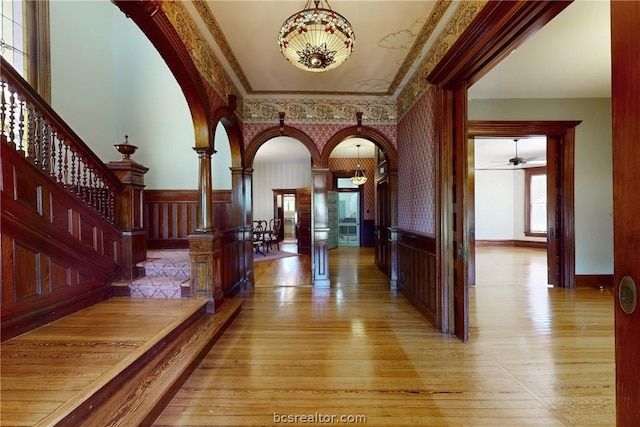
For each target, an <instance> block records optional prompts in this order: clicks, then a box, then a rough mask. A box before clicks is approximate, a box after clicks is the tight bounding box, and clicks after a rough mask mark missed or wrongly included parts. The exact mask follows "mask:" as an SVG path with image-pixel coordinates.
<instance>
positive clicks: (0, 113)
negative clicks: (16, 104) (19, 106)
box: [0, 82, 9, 135]
mask: <svg viewBox="0 0 640 427" xmlns="http://www.w3.org/2000/svg"><path fill="white" fill-rule="evenodd" d="M7 90H9V86H8V85H7V84H6V83H5V82H2V84H0V91H1V92H2V93H1V94H0V135H5V130H4V127H5V125H6V123H5V122H4V121H5V119H6V117H7V99H6V95H5V94H6V91H7Z"/></svg>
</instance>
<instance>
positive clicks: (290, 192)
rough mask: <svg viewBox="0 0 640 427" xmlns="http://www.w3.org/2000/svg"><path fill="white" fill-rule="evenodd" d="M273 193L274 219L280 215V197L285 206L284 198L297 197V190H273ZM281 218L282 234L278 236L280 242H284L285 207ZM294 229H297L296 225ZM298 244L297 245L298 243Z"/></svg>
mask: <svg viewBox="0 0 640 427" xmlns="http://www.w3.org/2000/svg"><path fill="white" fill-rule="evenodd" d="M271 191H273V217H274V218H275V217H276V215H277V213H278V196H281V197H282V199H283V200H282V201H283V204H284V196H293V197H295V196H296V189H295V188H293V189H291V188H273V189H272V190H271ZM296 216H297V211H296ZM279 218H280V224H281V225H280V233H279V235H278V240H279V241H282V240H284V206H283V207H282V215H280V216H279ZM294 228H295V224H294ZM296 244H297V243H296Z"/></svg>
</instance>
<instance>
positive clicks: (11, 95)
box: [8, 88, 16, 144]
mask: <svg viewBox="0 0 640 427" xmlns="http://www.w3.org/2000/svg"><path fill="white" fill-rule="evenodd" d="M9 90H10V93H9V106H8V107H9V141H10V142H13V143H14V144H15V142H16V141H15V133H14V131H13V129H14V126H15V124H16V116H15V102H16V93H15V92H13V91H11V90H12V89H11V88H9Z"/></svg>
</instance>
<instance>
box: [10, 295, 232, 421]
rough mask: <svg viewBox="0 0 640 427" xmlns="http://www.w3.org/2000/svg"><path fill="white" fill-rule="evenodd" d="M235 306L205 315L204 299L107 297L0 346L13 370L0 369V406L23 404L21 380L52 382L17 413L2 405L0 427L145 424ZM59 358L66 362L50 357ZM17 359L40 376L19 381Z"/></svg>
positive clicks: (218, 333)
mask: <svg viewBox="0 0 640 427" xmlns="http://www.w3.org/2000/svg"><path fill="white" fill-rule="evenodd" d="M241 305H242V300H241V299H237V298H236V299H227V300H224V301H223V302H222V303H221V304H220V306H219V307H217V309H216V312H215V313H208V312H207V307H208V306H209V304H208V300H197V299H189V300H175V301H168V300H166V301H142V300H133V299H131V298H112V299H110V300H107V301H104V302H101V303H98V304H96V305H94V306H91V307H89V308H87V309H85V310H81V311H79V312H76V313H73V314H71V315H69V316H67V317H65V318H62V319H59V320H56V321H54V322H52V323H51V324H48V325H45V326H43V327H41V328H38V329H36V330H33V331H30V332H27V333H25V334H24V335H21V336H18V337H16V338H13V339H11V340H8V341H5V342H4V343H3V345H2V357H3V362H4V361H14V363H6V364H5V363H3V369H2V372H1V373H0V379H1V381H2V384H3V396H2V397H3V402H4V400H5V399H9V401H16V402H17V401H18V400H22V399H25V398H24V397H21V396H23V394H21V393H23V386H24V381H25V377H28V378H27V381H29V379H30V380H31V381H32V382H33V381H34V380H37V379H38V378H39V379H40V380H41V381H42V380H44V381H47V379H46V378H47V374H46V372H49V373H55V375H52V376H51V378H52V379H51V382H50V384H47V387H43V388H42V389H41V390H40V389H38V398H37V399H26V400H24V401H23V402H22V403H21V406H20V408H18V409H16V407H12V406H11V405H8V406H7V407H6V408H5V407H4V406H3V412H2V414H1V416H2V421H1V423H0V424H2V425H34V426H52V425H56V426H78V425H89V426H101V427H103V426H110V427H113V426H134V425H151V424H152V423H153V421H154V420H155V418H157V416H158V415H159V414H160V413H161V412H162V410H163V409H164V406H166V404H167V403H168V402H169V401H170V400H171V398H172V397H173V395H174V394H175V392H176V391H177V390H178V389H179V388H180V387H181V386H182V384H183V383H184V381H185V380H186V379H187V378H188V376H189V375H190V374H191V373H192V372H193V370H194V369H195V368H196V366H197V365H198V364H199V363H200V362H201V361H202V359H203V358H204V357H205V356H206V354H207V353H208V352H209V350H210V349H211V347H212V346H213V345H214V343H215V342H216V341H217V339H218V338H219V337H220V336H221V335H222V334H223V333H224V331H225V330H226V329H227V327H228V326H229V325H230V324H231V323H232V321H233V319H234V318H235V317H236V316H237V314H238V313H239V312H240V310H241ZM98 320H99V321H98ZM74 325H76V329H73V328H72V327H73V326H74ZM77 325H84V326H82V327H80V328H78V327H77ZM135 325H138V326H137V327H136V326H135ZM138 328H139V329H138ZM69 330H74V331H77V332H78V333H79V334H80V335H73V336H70V335H69V332H68V331H69ZM105 330H108V331H109V333H105V332H98V331H105ZM83 331H84V332H83ZM83 333H84V334H85V335H82V334H83ZM63 354H67V355H68V358H69V359H68V360H67V361H66V362H64V361H62V359H60V360H58V357H53V358H52V355H63ZM116 356H117V357H116ZM21 359H26V360H27V361H33V362H35V361H39V363H38V366H39V367H41V368H42V370H43V372H44V373H38V372H29V373H28V374H26V375H25V374H24V372H23V370H22V365H21V364H19V363H17V361H18V360H21ZM21 372H22V373H23V375H20V373H21ZM34 384H35V383H34ZM27 394H28V393H27Z"/></svg>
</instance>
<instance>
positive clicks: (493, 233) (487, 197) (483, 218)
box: [475, 169, 515, 240]
mask: <svg viewBox="0 0 640 427" xmlns="http://www.w3.org/2000/svg"><path fill="white" fill-rule="evenodd" d="M513 198H514V172H513V171H512V170H506V169H505V170H476V171H475V214H476V217H475V224H476V228H475V230H476V232H475V238H476V240H513V239H514V238H515V228H514V227H515V226H514V206H515V204H514V202H513Z"/></svg>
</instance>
